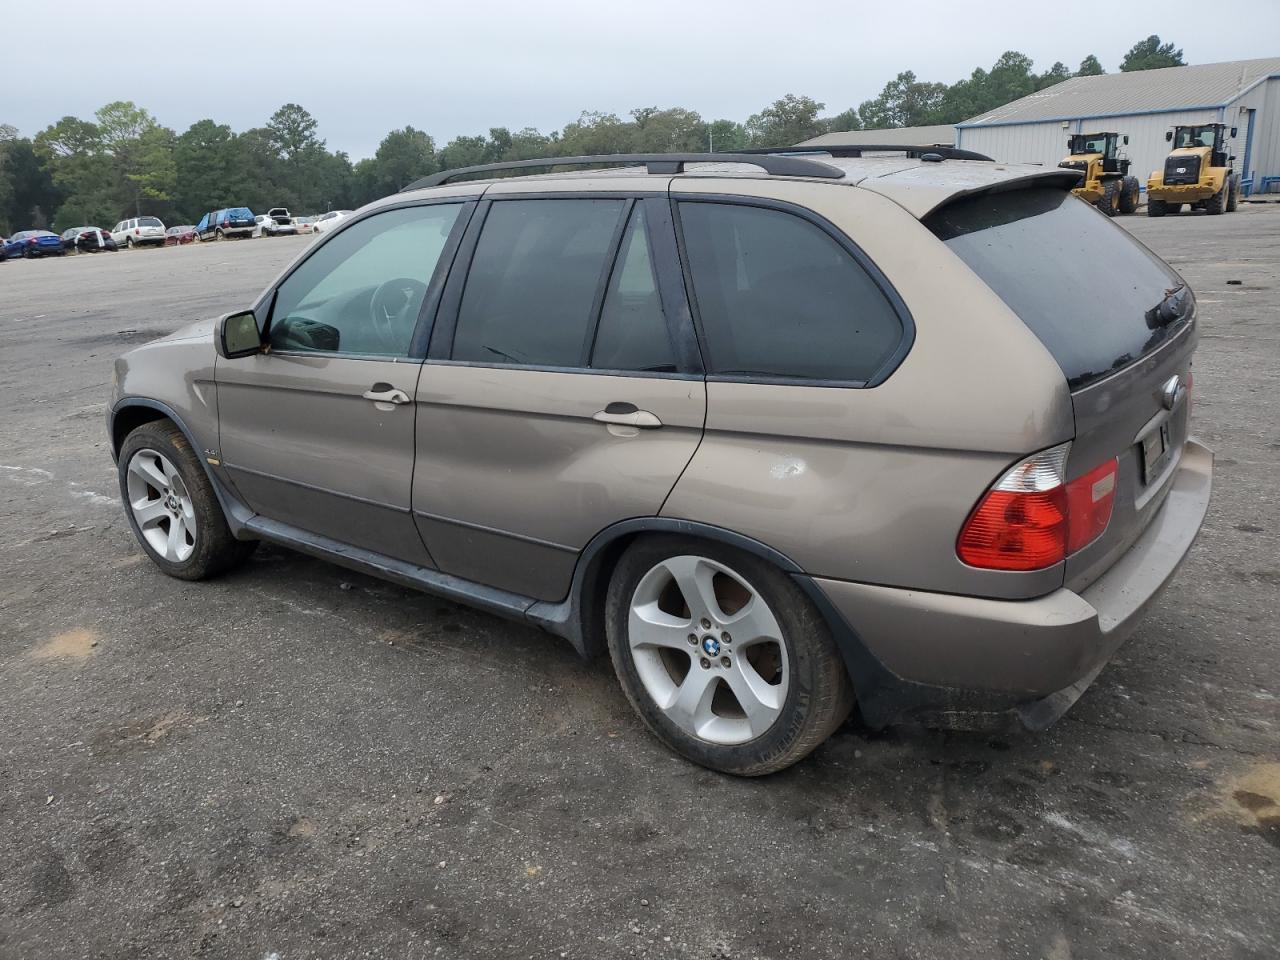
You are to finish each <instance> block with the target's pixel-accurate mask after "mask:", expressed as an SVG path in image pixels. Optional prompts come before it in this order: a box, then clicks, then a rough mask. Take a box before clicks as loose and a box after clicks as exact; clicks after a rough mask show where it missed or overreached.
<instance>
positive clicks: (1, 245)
mask: <svg viewBox="0 0 1280 960" xmlns="http://www.w3.org/2000/svg"><path fill="white" fill-rule="evenodd" d="M8 242H9V241H8V240H7V239H6V238H5V237H0V263H4V262H5V261H6V260H7V259H9V255H8V253H6V252H5V245H6V244H8Z"/></svg>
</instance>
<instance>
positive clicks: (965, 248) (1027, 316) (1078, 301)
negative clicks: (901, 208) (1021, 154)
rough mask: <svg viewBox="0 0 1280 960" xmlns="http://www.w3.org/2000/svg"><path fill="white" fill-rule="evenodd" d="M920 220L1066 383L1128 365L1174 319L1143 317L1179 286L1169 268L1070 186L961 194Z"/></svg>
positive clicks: (1164, 334) (1074, 385) (1161, 337)
mask: <svg viewBox="0 0 1280 960" xmlns="http://www.w3.org/2000/svg"><path fill="white" fill-rule="evenodd" d="M924 222H925V225H926V226H927V227H928V228H929V229H930V230H932V231H933V232H934V234H935V235H936V236H937V237H938V238H939V239H941V240H942V241H943V242H945V243H946V245H947V246H948V247H949V248H950V249H951V250H952V252H954V253H955V254H956V255H957V256H959V257H960V259H961V260H963V261H964V262H965V263H966V264H967V265H968V266H969V268H970V269H971V270H973V272H974V273H976V274H977V275H978V276H979V277H981V278H982V280H983V281H984V282H985V283H986V284H987V286H989V287H990V288H991V289H992V290H994V291H995V293H996V294H997V295H998V296H999V297H1000V298H1001V299H1002V300H1003V301H1004V302H1005V303H1006V304H1008V306H1009V308H1010V309H1011V310H1013V312H1014V313H1016V314H1017V315H1018V316H1019V317H1020V318H1021V319H1022V322H1023V323H1025V324H1026V325H1027V326H1028V327H1029V328H1030V329H1031V331H1032V332H1033V333H1034V334H1035V335H1036V336H1037V337H1038V338H1039V340H1040V342H1041V343H1043V344H1044V346H1045V348H1046V349H1048V351H1049V352H1050V353H1051V354H1052V355H1053V358H1054V359H1055V360H1056V361H1057V362H1058V365H1059V366H1060V367H1061V368H1062V372H1063V373H1064V374H1065V375H1066V378H1067V384H1068V386H1070V388H1071V389H1072V390H1077V389H1080V388H1082V387H1085V386H1087V385H1089V384H1090V383H1093V382H1095V381H1097V380H1099V379H1101V378H1103V377H1105V376H1107V375H1109V374H1111V373H1113V372H1115V371H1117V370H1120V369H1123V368H1124V367H1127V366H1129V365H1130V364H1131V363H1134V362H1135V361H1137V360H1138V359H1140V358H1141V357H1142V356H1144V355H1145V354H1147V353H1150V352H1151V351H1152V350H1154V349H1156V347H1158V346H1159V345H1160V344H1161V343H1163V342H1164V341H1165V340H1167V339H1168V338H1169V337H1170V336H1171V335H1172V334H1173V333H1175V332H1176V331H1177V330H1178V329H1179V328H1180V327H1181V325H1182V323H1181V322H1175V323H1169V324H1164V325H1161V324H1153V323H1152V322H1151V321H1149V320H1148V315H1149V314H1150V313H1151V311H1153V310H1154V309H1155V308H1157V307H1158V306H1159V305H1160V303H1161V301H1162V300H1164V298H1165V297H1166V296H1167V295H1168V294H1169V293H1171V292H1173V291H1174V290H1176V289H1177V288H1179V287H1182V286H1183V282H1182V280H1181V279H1180V278H1179V277H1178V275H1177V274H1176V273H1175V272H1174V271H1173V269H1172V268H1171V267H1170V266H1169V265H1168V264H1166V263H1165V262H1164V261H1163V260H1161V259H1160V258H1159V257H1157V256H1156V255H1155V254H1153V253H1152V252H1151V251H1150V250H1148V249H1147V248H1146V247H1144V246H1143V245H1142V244H1141V243H1139V242H1138V241H1137V240H1135V239H1134V238H1133V237H1132V236H1130V234H1129V233H1128V231H1126V230H1125V229H1124V228H1123V227H1121V226H1119V225H1118V224H1115V223H1112V222H1111V221H1110V220H1109V219H1108V218H1107V217H1105V216H1104V215H1103V214H1101V213H1099V212H1098V211H1097V210H1095V209H1094V208H1093V207H1091V206H1090V205H1089V204H1087V203H1085V202H1084V201H1083V200H1080V199H1079V198H1078V197H1075V196H1073V195H1072V194H1071V193H1070V192H1069V191H1065V190H1060V189H1052V188H1047V187H1037V188H1031V189H1026V190H1011V191H1006V192H1004V193H994V194H984V195H979V196H975V197H968V198H965V199H963V200H959V201H957V202H955V203H951V204H948V205H947V206H945V207H943V208H942V209H941V210H938V211H936V212H934V213H932V214H930V215H929V216H928V217H927V218H925V221H924ZM1187 304H1188V306H1189V305H1190V298H1188V299H1187ZM1188 313H1189V311H1188Z"/></svg>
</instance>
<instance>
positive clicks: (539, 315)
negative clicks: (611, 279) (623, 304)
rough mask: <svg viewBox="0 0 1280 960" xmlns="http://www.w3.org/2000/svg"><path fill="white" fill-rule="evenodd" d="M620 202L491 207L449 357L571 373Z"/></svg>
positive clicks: (534, 202) (536, 202) (587, 333)
mask: <svg viewBox="0 0 1280 960" xmlns="http://www.w3.org/2000/svg"><path fill="white" fill-rule="evenodd" d="M623 206H624V201H623V200H611V199H607V200H587V199H571V200H499V201H495V202H494V204H493V206H492V207H491V208H490V210H489V214H488V216H487V217H486V218H485V223H484V228H483V230H482V231H481V233H480V239H479V241H478V242H477V244H476V250H475V253H474V254H473V256H472V260H471V268H470V271H469V272H468V274H467V283H466V288H465V289H464V290H463V294H462V303H461V305H460V306H459V308H458V323H457V328H456V331H455V333H454V341H453V352H452V358H453V359H454V360H466V361H470V362H474V363H500V364H501V363H513V364H535V365H540V366H555V367H578V366H581V365H582V363H583V354H584V352H585V351H586V349H587V338H588V337H589V336H590V333H591V329H592V325H593V321H594V317H593V316H592V311H593V308H594V305H595V300H596V290H597V287H598V286H599V284H600V277H601V275H602V273H603V271H604V269H605V266H606V264H607V261H608V258H609V253H610V249H611V241H612V239H613V236H614V231H615V230H616V229H617V227H618V220H619V218H620V217H621V216H622V210H623Z"/></svg>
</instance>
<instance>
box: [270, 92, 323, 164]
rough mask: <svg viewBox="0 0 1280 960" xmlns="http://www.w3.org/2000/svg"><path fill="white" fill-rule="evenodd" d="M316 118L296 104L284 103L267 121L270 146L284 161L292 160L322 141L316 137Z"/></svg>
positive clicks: (318, 145) (320, 144)
mask: <svg viewBox="0 0 1280 960" xmlns="http://www.w3.org/2000/svg"><path fill="white" fill-rule="evenodd" d="M317 126H318V124H317V123H316V118H315V117H313V116H311V114H310V113H308V112H307V111H306V110H305V109H303V108H302V107H300V106H298V104H296V103H286V104H285V105H284V106H283V107H281V108H280V109H279V110H277V111H276V112H275V113H273V114H272V115H271V119H270V120H268V121H267V126H266V130H267V135H268V137H270V140H271V145H272V146H273V147H275V149H276V152H277V153H279V154H280V156H281V157H282V158H283V159H284V160H293V159H295V158H297V157H299V156H301V155H302V154H304V153H307V152H308V151H311V150H313V149H315V148H316V147H323V146H324V141H323V140H321V139H319V138H318V137H317V136H316V128H317Z"/></svg>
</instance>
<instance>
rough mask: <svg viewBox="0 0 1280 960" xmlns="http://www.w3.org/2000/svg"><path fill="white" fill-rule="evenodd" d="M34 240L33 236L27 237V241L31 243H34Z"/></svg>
mask: <svg viewBox="0 0 1280 960" xmlns="http://www.w3.org/2000/svg"><path fill="white" fill-rule="evenodd" d="M35 242H36V238H35V237H27V243H32V244H34V243H35Z"/></svg>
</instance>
